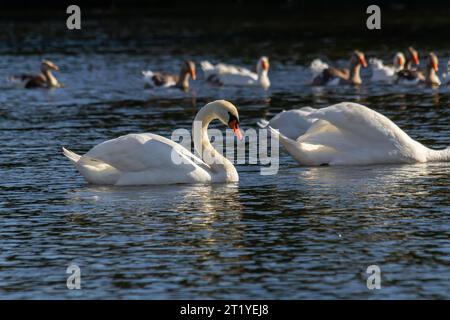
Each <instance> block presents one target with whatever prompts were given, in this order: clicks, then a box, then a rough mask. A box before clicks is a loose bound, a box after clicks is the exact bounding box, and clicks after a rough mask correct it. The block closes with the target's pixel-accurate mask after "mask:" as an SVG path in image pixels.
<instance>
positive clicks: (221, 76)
mask: <svg viewBox="0 0 450 320" xmlns="http://www.w3.org/2000/svg"><path fill="white" fill-rule="evenodd" d="M200 66H201V68H202V70H203V73H204V74H205V79H206V81H207V82H209V83H212V84H215V85H219V86H224V85H225V86H228V85H230V86H261V87H263V88H264V89H268V88H269V87H270V80H269V76H268V72H269V66H270V65H269V58H267V57H264V56H263V57H261V58H260V59H259V60H258V63H257V64H256V73H254V72H252V71H250V70H248V69H245V68H241V67H237V66H233V65H229V64H224V63H219V64H216V65H213V64H211V63H210V62H209V61H202V62H201V63H200Z"/></svg>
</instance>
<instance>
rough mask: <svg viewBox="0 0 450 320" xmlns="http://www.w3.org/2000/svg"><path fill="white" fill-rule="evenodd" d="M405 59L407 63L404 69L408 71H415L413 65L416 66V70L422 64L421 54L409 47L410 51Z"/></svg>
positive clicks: (407, 50)
mask: <svg viewBox="0 0 450 320" xmlns="http://www.w3.org/2000/svg"><path fill="white" fill-rule="evenodd" d="M405 57H406V62H405V68H404V69H406V70H410V69H413V67H412V64H414V65H415V67H416V68H417V67H418V66H419V64H420V60H419V53H418V52H417V50H416V49H414V48H413V47H408V49H406V54H405Z"/></svg>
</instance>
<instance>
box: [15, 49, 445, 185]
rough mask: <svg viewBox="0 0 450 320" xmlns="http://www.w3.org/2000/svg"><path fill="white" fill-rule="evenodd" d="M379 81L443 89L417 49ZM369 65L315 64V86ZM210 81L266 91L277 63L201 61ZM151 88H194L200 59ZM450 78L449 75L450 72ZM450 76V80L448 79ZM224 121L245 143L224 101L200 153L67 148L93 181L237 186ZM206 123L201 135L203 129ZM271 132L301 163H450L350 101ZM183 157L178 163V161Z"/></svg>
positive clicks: (146, 137)
mask: <svg viewBox="0 0 450 320" xmlns="http://www.w3.org/2000/svg"><path fill="white" fill-rule="evenodd" d="M370 63H371V65H372V69H373V70H372V71H373V72H372V77H371V81H383V82H388V83H402V82H405V83H409V84H419V83H424V84H425V85H430V86H434V85H440V84H441V81H440V80H439V77H438V75H437V72H438V60H437V56H436V55H435V54H434V53H430V54H428V57H427V63H426V66H425V68H424V69H422V70H420V69H419V68H418V65H419V64H420V60H419V55H418V53H417V51H416V50H414V49H413V48H411V47H410V48H408V50H407V51H406V54H402V53H397V54H396V55H395V58H394V65H392V66H387V65H384V64H383V63H382V62H381V61H380V60H377V59H372V60H371V61H370ZM361 66H362V67H367V63H366V60H365V56H364V54H363V53H362V52H360V51H358V50H355V51H354V52H353V53H352V56H351V59H350V64H349V68H348V69H338V68H334V67H329V66H328V65H327V64H325V63H323V62H322V61H320V60H315V61H313V63H312V64H311V66H310V69H311V71H312V74H313V78H312V81H311V84H312V85H325V84H335V85H338V84H355V85H358V84H361V83H362V79H361V76H360V68H361ZM201 68H202V70H203V72H204V74H205V80H206V81H207V82H209V83H211V84H213V85H219V86H224V85H235V86H242V85H248V86H262V87H264V88H268V87H269V86H270V80H269V77H268V70H269V60H268V58H267V57H262V58H260V59H259V61H258V64H257V67H256V71H257V72H256V73H253V72H251V71H250V70H247V69H244V68H240V67H236V66H232V65H227V64H217V65H213V64H211V63H210V62H208V61H203V62H202V63H201ZM52 70H55V71H57V70H58V67H57V66H56V65H55V64H53V63H52V62H50V61H47V60H46V61H43V62H42V69H41V73H40V74H37V75H30V74H24V75H20V76H15V77H12V78H11V80H12V81H15V82H21V83H22V85H23V86H24V87H25V88H35V87H47V88H49V87H60V86H61V84H60V83H59V82H58V80H56V78H55V77H54V76H53V75H52V72H51V71H52ZM143 75H144V79H145V84H146V87H155V86H159V87H166V88H170V87H176V88H180V89H187V88H188V87H189V79H193V80H195V79H196V77H197V75H196V69H195V64H194V63H193V62H192V61H186V62H183V64H182V66H181V70H180V73H179V75H173V74H165V73H160V72H152V71H144V72H143ZM447 75H448V74H447ZM447 75H445V78H446V79H448V77H447ZM216 119H217V120H219V121H220V122H222V123H223V124H224V125H227V126H228V127H229V128H231V129H232V130H233V132H234V133H235V135H236V136H237V137H238V139H240V140H242V138H243V136H242V133H241V131H240V128H239V113H238V110H237V108H236V107H235V106H234V105H233V104H232V103H230V102H228V101H225V100H217V101H213V102H210V103H208V104H206V105H205V106H204V107H203V108H201V109H200V110H199V111H198V113H197V115H196V117H195V119H194V125H193V132H192V135H193V142H194V149H195V152H196V153H197V154H194V153H192V152H190V151H189V150H187V149H186V148H184V147H183V146H182V145H180V144H178V143H175V142H174V141H172V140H170V139H167V138H164V137H162V136H159V135H156V134H153V133H140V134H128V135H125V136H121V137H119V138H116V139H112V140H108V141H106V142H103V143H100V144H99V145H97V146H95V147H94V148H92V149H91V150H90V151H89V152H88V153H86V154H85V155H83V156H80V155H77V154H76V153H74V152H72V151H69V150H68V149H65V148H63V153H64V155H65V156H66V157H67V158H68V159H70V160H71V161H72V162H73V163H74V164H75V167H76V168H77V169H78V171H79V172H80V173H81V174H82V175H83V177H84V178H85V179H86V180H87V181H88V182H90V183H94V184H102V185H155V184H174V183H214V182H236V181H238V180H239V175H238V172H237V170H236V168H235V167H234V165H233V164H232V162H231V161H230V160H228V159H227V158H226V157H224V156H223V155H222V153H221V152H219V151H217V150H215V149H214V147H213V146H212V145H211V143H210V139H209V137H208V130H207V129H208V125H209V123H210V122H211V121H213V120H216ZM195 124H197V125H198V124H200V128H201V130H195ZM258 125H259V126H260V127H262V128H268V129H270V130H271V132H272V135H273V136H274V137H276V138H278V139H279V141H280V142H281V144H282V145H283V146H284V148H285V149H286V151H287V152H288V153H289V154H290V155H291V156H292V157H293V158H294V159H295V160H296V161H297V162H298V163H299V164H300V165H307V166H322V165H369V164H388V163H423V162H443V161H450V147H449V148H447V149H444V150H432V149H429V148H427V147H425V146H424V145H422V144H421V143H419V142H417V141H415V140H413V139H412V138H410V137H409V136H408V135H407V134H406V133H405V132H404V131H403V130H401V129H400V128H399V127H398V126H397V125H396V124H395V123H393V122H392V121H391V120H389V119H388V118H387V117H385V116H383V115H382V114H380V113H378V112H376V111H374V110H371V109H369V108H367V107H365V106H363V105H360V104H356V103H350V102H344V103H339V104H336V105H333V106H330V107H326V108H322V109H314V108H311V107H305V108H301V109H298V110H289V111H283V112H281V113H279V114H277V115H276V116H275V117H273V118H272V119H271V120H270V121H267V120H264V119H262V120H261V121H259V122H258ZM175 159H177V161H175Z"/></svg>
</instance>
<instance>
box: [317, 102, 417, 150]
mask: <svg viewBox="0 0 450 320" xmlns="http://www.w3.org/2000/svg"><path fill="white" fill-rule="evenodd" d="M312 116H314V117H316V118H317V119H323V120H326V121H328V122H330V123H331V124H333V125H334V126H335V127H337V128H339V129H341V130H345V131H347V132H352V133H353V134H354V135H357V136H360V137H364V139H365V141H367V142H369V141H372V142H377V141H382V142H383V143H386V142H387V141H390V142H391V143H396V142H399V143H401V144H405V143H409V142H411V141H413V140H412V139H411V138H410V137H409V136H408V135H407V134H406V133H405V132H404V131H403V130H401V129H400V128H399V127H398V126H397V125H396V124H395V123H394V122H392V121H391V120H389V119H388V118H387V117H385V116H384V115H382V114H380V113H378V112H376V111H374V110H371V109H369V108H367V107H365V106H363V105H360V104H357V103H352V102H342V103H339V104H335V105H333V106H330V107H326V108H323V109H319V110H317V111H316V112H314V113H313V114H312Z"/></svg>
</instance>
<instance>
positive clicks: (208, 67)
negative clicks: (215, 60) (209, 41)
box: [200, 61, 214, 71]
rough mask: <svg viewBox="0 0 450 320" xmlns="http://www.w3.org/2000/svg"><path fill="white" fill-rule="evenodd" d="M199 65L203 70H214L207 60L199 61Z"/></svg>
mask: <svg viewBox="0 0 450 320" xmlns="http://www.w3.org/2000/svg"><path fill="white" fill-rule="evenodd" d="M200 67H201V68H202V70H203V71H211V70H214V66H213V65H212V64H211V62H209V61H202V62H200Z"/></svg>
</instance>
